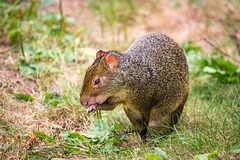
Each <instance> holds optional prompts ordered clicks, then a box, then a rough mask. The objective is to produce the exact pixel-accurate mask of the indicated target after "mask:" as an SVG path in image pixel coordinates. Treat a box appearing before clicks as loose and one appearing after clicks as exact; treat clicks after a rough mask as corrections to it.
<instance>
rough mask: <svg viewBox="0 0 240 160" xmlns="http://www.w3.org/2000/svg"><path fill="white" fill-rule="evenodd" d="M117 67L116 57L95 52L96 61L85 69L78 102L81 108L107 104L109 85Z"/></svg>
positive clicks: (109, 91)
mask: <svg viewBox="0 0 240 160" xmlns="http://www.w3.org/2000/svg"><path fill="white" fill-rule="evenodd" d="M117 67H118V56H117V55H115V54H113V53H110V52H104V51H102V50H100V51H98V52H97V54H96V60H95V61H94V62H93V64H92V65H91V66H90V67H89V68H88V69H87V72H86V74H85V77H84V81H83V85H82V90H81V95H80V102H81V104H82V105H83V106H90V105H93V104H97V105H101V104H103V103H104V104H105V103H107V100H108V99H109V98H110V96H112V93H111V88H109V83H110V82H111V80H112V77H113V76H114V73H115V72H116V70H117Z"/></svg>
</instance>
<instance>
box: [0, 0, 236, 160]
mask: <svg viewBox="0 0 240 160" xmlns="http://www.w3.org/2000/svg"><path fill="white" fill-rule="evenodd" d="M140 2H141V3H144V4H146V6H144V7H141V8H140V9H139V15H138V16H136V17H135V22H134V23H133V24H131V25H130V24H129V27H128V30H127V34H128V37H127V42H125V41H126V39H125V38H124V35H123V33H122V32H120V33H116V34H115V35H114V36H113V37H114V38H115V39H117V44H118V45H113V44H112V43H111V42H112V34H111V31H110V30H106V31H105V38H102V35H101V30H100V27H99V21H98V18H97V16H96V15H94V14H93V13H92V12H90V11H89V9H88V5H87V2H85V1H81V0H77V1H76V0H63V12H64V15H69V16H71V17H74V18H75V19H76V25H75V26H74V27H72V30H74V29H78V28H80V27H83V26H84V27H88V28H89V31H88V32H87V34H84V35H83V36H79V37H81V40H83V41H84V40H89V41H90V43H88V48H93V49H94V50H99V49H102V50H109V49H111V48H112V47H113V48H114V49H117V50H119V51H121V52H124V50H126V48H127V47H128V46H129V45H130V44H131V42H132V41H133V40H135V39H136V38H137V37H139V36H140V35H143V34H145V33H147V32H152V31H156V32H161V33H164V34H166V35H169V36H170V37H172V38H173V39H174V40H176V41H177V42H178V43H179V44H182V43H183V42H187V41H190V40H194V41H196V44H198V45H199V46H200V47H201V48H203V52H204V53H205V54H206V55H209V54H211V53H212V52H215V51H216V49H218V48H220V49H221V50H222V51H223V53H226V55H227V56H226V55H223V56H224V57H225V59H227V60H230V61H231V62H233V63H234V64H236V66H238V67H239V64H240V63H238V62H239V61H240V55H239V54H238V52H237V50H238V48H237V45H236V43H234V40H232V38H231V35H229V34H234V31H232V30H230V31H229V28H228V26H227V25H225V24H226V23H224V22H225V21H226V19H227V18H228V17H227V16H228V15H229V14H230V15H232V17H234V18H235V19H238V20H239V19H240V17H239V16H240V15H239V14H238V11H237V7H238V6H237V7H236V6H234V5H233V4H231V3H230V2H229V3H228V2H225V1H219V3H217V4H215V2H204V1H202V2H203V3H207V5H205V7H204V8H203V9H200V7H199V6H198V5H197V3H193V4H189V1H187V0H179V1H156V0H155V1H152V3H148V1H144V0H142V1H140ZM224 5H226V7H223V6H224ZM44 11H47V12H52V11H54V12H58V11H59V1H55V2H54V3H53V4H51V5H50V6H48V7H47V8H44V9H43V10H41V12H44ZM224 15H226V16H224ZM105 25H106V26H107V27H108V28H109V26H108V24H105ZM116 27H118V26H116ZM234 27H235V26H233V28H234ZM0 36H1V33H0ZM206 39H208V40H209V41H210V42H211V43H212V44H214V45H210V44H209V43H208V42H207V41H206ZM229 41H230V42H231V45H228V44H229ZM80 55H81V54H80ZM231 57H234V58H231ZM19 58H22V56H21V55H20V54H19V47H18V46H17V47H16V46H13V45H12V43H11V42H10V40H9V39H8V38H6V39H5V38H1V39H0V97H1V98H0V120H1V121H2V122H1V123H0V129H1V128H2V129H1V130H0V145H4V144H5V143H10V144H14V143H16V142H17V144H19V145H21V146H20V147H19V149H14V147H15V146H14V145H9V147H8V148H6V149H4V152H3V150H2V151H0V153H1V154H2V155H1V156H0V157H1V158H0V159H4V158H8V159H16V158H17V157H19V156H20V154H21V153H23V154H24V155H26V154H29V150H28V149H27V144H26V138H25V137H26V136H28V133H29V132H30V133H31V132H32V131H33V132H35V131H42V132H45V133H46V134H47V135H50V134H56V130H55V129H54V127H53V126H52V124H56V125H59V126H62V127H63V128H64V129H66V130H67V131H68V130H75V131H76V132H78V133H80V134H82V133H85V132H86V131H87V130H88V129H89V128H90V127H91V124H92V122H93V121H94V119H96V116H93V115H89V116H86V113H85V112H86V108H84V107H82V106H81V105H80V103H79V101H78V100H79V99H78V98H79V93H80V89H81V84H82V80H83V76H84V71H85V70H86V68H87V66H88V65H89V64H91V62H92V61H93V60H94V56H91V58H90V60H89V59H88V60H86V61H85V63H84V64H82V63H80V62H79V63H70V64H67V65H65V66H64V67H63V68H61V74H60V75H59V76H57V77H53V78H52V77H51V76H50V75H49V77H50V78H49V79H44V80H41V79H40V78H38V77H34V78H32V77H28V76H23V75H21V74H20V73H19V67H18V66H19V63H20V62H19ZM80 58H81V57H80ZM79 67H80V69H79ZM81 68H84V69H83V70H81ZM79 70H80V71H79ZM195 80H196V79H194V78H193V79H191V84H192V85H196V84H195V83H198V81H197V80H196V81H197V82H195ZM44 83H45V84H44ZM43 84H44V85H43ZM200 85H202V86H201V87H199V88H197V87H196V86H195V88H197V89H199V90H201V89H203V88H204V87H206V86H204V85H205V84H204V83H203V82H201V84H200ZM46 87H48V88H47V89H46ZM207 87H209V86H207ZM211 87H212V88H214V87H213V86H211ZM211 87H210V88H211ZM69 88H71V90H69ZM226 88H227V87H226ZM54 89H56V90H57V91H58V92H59V94H60V95H63V96H65V97H68V95H73V98H72V99H70V98H69V100H66V102H65V103H64V104H63V105H62V106H61V107H55V108H52V107H50V106H49V105H46V104H44V103H43V97H44V96H45V95H44V91H46V90H48V91H54ZM197 89H195V90H197ZM227 89H229V88H227ZM238 89H239V85H235V86H233V89H232V90H230V91H229V94H228V95H230V96H231V97H234V98H233V99H234V100H233V101H234V102H235V101H236V103H235V104H233V107H235V106H237V105H238V104H239V103H238V102H237V101H239V95H238V97H237V98H236V96H235V95H234V94H237V93H239V91H237V90H238ZM191 90H194V89H191ZM16 93H24V94H28V95H31V96H32V97H33V98H35V101H34V102H30V101H27V102H26V101H20V100H18V99H17V98H16V96H15V94H16ZM221 93H222V92H221ZM199 94H200V91H199ZM209 94H211V95H212V93H209ZM201 96H203V97H204V95H201ZM220 96H221V95H220ZM206 97H207V96H206ZM204 98H205V97H204ZM204 98H203V99H204ZM204 100H206V99H204ZM204 100H203V101H202V99H197V98H196V97H194V96H192V95H190V100H189V101H188V102H187V105H186V108H187V109H186V111H185V112H184V114H183V115H184V116H186V117H187V115H188V114H189V113H188V111H191V108H190V106H191V104H193V103H194V104H199V106H204V107H206V106H208V107H209V104H207V103H205V101H204ZM206 101H207V100H206ZM212 101H214V100H212ZM223 103H224V101H223ZM210 106H211V105H210ZM212 107H213V106H212ZM238 107H239V106H238ZM197 109H198V108H197V107H196V106H195V105H194V111H195V112H197ZM237 109H238V108H237V107H236V111H239V110H237ZM201 112H203V111H201ZM118 113H121V114H119V115H118ZM236 113H238V112H236ZM114 114H116V115H114ZM102 116H103V117H105V118H106V117H107V118H108V119H109V123H110V124H113V123H114V122H116V121H117V122H118V121H119V122H121V123H123V125H126V127H124V128H123V130H121V131H118V132H119V133H123V132H124V131H126V130H128V127H129V126H130V124H129V121H128V120H127V118H126V116H125V115H124V114H123V111H122V110H121V107H120V109H118V110H117V111H113V112H111V113H107V112H103V113H102ZM122 116H123V117H122ZM194 120H195V119H194ZM192 121H193V119H188V118H183V120H182V121H180V126H184V125H186V124H185V122H188V123H189V126H191V125H193V124H191V123H193V122H192ZM199 123H200V122H199ZM214 123H215V122H213V123H211V124H214ZM216 123H217V122H216ZM236 125H239V124H236ZM185 127H186V128H188V127H187V125H186V126H185ZM236 129H239V128H236ZM175 131H177V129H176V130H175ZM59 132H60V131H59ZM237 133H238V132H237ZM223 134H224V133H223ZM24 136H25V137H24ZM192 136H193V137H194V136H197V135H192ZM179 137H180V139H181V135H180V136H179ZM149 139H150V138H149ZM183 139H184V138H183ZM183 139H182V141H181V142H179V143H183V145H184V143H186V144H188V145H189V146H191V145H192V146H194V144H191V143H192V142H189V141H187V140H186V141H184V140H183ZM219 139H221V141H222V140H223V139H225V137H224V136H223V137H222V138H221V137H220V138H219ZM198 140H199V141H201V137H200V138H199V139H198ZM237 140H239V137H236V141H237ZM130 141H131V143H130V146H132V147H133V148H134V147H136V148H137V147H138V145H139V144H138V141H137V140H136V139H135V137H131V139H130ZM212 143H213V144H215V143H217V142H212V141H211V142H209V143H207V144H212ZM226 143H227V142H226ZM23 144H25V146H24V145H23ZM157 144H158V142H156V144H154V145H156V146H157ZM28 145H29V144H28ZM128 145H129V144H127V143H125V142H124V143H123V144H120V145H119V146H118V147H123V148H124V147H125V148H128V147H130V146H128ZM192 146H191V147H192ZM213 146H215V145H213ZM24 147H25V148H24ZM173 148H174V146H173ZM209 148H211V149H212V150H209V151H208V152H209V153H210V152H212V151H213V150H214V147H209ZM141 149H142V148H141V147H139V148H138V149H135V150H137V151H135V154H136V155H133V157H135V159H142V158H143V157H138V156H137V154H138V153H139V152H140V151H139V150H141ZM200 149H201V151H206V150H204V149H202V148H200ZM22 151H23V152H22ZM174 151H175V152H177V153H179V154H178V156H176V157H178V158H179V157H180V158H182V157H181V156H183V157H185V159H186V157H187V158H190V157H193V156H194V154H195V153H196V154H198V153H197V152H196V151H195V152H191V151H189V150H187V149H186V148H184V151H183V152H184V153H180V152H181V149H180V148H174V149H173V152H174ZM206 152H207V151H206ZM206 152H204V153H206ZM140 153H141V152H140ZM131 154H132V153H131ZM181 154H182V155H181ZM224 154H226V153H225V150H224V151H223V152H221V151H220V152H219V154H218V159H225V158H226V157H225V156H224ZM173 155H174V154H173ZM103 156H105V155H103ZM60 157H61V155H60V154H59V158H60ZM86 157H87V156H86V155H76V156H75V157H74V156H73V158H86ZM100 157H101V154H100ZM115 157H117V156H115ZM176 157H175V158H176ZM65 158H66V157H65ZM96 158H97V157H96ZM117 158H121V156H120V157H117ZM227 158H228V159H239V154H230V155H229V156H227ZM103 159H104V158H103ZM171 159H174V158H171Z"/></svg>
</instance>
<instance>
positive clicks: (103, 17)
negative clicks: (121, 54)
mask: <svg viewBox="0 0 240 160" xmlns="http://www.w3.org/2000/svg"><path fill="white" fill-rule="evenodd" d="M88 4H89V8H90V10H91V11H92V12H93V13H94V14H95V15H96V16H98V17H99V21H100V28H101V34H102V37H104V34H105V29H104V28H105V27H106V25H105V24H108V25H109V26H110V30H111V33H112V43H113V44H115V38H114V36H115V34H116V27H117V25H120V26H121V30H122V31H123V34H124V38H125V40H127V28H128V26H129V25H130V24H131V23H132V22H133V20H134V17H136V16H137V8H136V7H135V3H134V1H133V0H107V1H98V0H89V1H88Z"/></svg>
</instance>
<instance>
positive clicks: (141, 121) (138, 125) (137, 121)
mask: <svg viewBox="0 0 240 160" xmlns="http://www.w3.org/2000/svg"><path fill="white" fill-rule="evenodd" d="M124 111H125V113H126V115H127V116H128V118H129V120H130V121H131V123H132V126H133V129H134V131H137V132H138V133H139V134H140V136H141V138H142V140H143V141H145V140H146V134H147V127H148V123H149V117H150V115H149V114H150V113H136V112H134V111H133V110H131V109H129V108H124Z"/></svg>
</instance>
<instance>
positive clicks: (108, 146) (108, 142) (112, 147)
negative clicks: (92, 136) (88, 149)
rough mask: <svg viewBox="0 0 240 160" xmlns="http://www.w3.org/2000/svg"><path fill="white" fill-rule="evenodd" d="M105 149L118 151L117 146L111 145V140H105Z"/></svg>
mask: <svg viewBox="0 0 240 160" xmlns="http://www.w3.org/2000/svg"><path fill="white" fill-rule="evenodd" d="M105 149H106V150H107V151H113V152H118V151H120V150H119V149H118V148H117V147H115V146H113V142H111V141H107V142H106V144H105Z"/></svg>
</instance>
